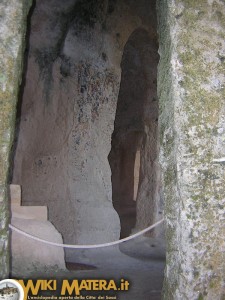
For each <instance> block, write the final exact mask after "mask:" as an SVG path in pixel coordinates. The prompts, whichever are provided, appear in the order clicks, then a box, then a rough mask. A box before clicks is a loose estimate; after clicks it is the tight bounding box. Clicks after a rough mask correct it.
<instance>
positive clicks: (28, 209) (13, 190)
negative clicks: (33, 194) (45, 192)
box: [10, 184, 48, 221]
mask: <svg viewBox="0 0 225 300" xmlns="http://www.w3.org/2000/svg"><path fill="white" fill-rule="evenodd" d="M21 196H22V192H21V186H20V185H17V184H10V198H11V214H12V218H14V217H16V218H23V219H36V220H40V221H48V208H47V206H21V199H22V197H21Z"/></svg>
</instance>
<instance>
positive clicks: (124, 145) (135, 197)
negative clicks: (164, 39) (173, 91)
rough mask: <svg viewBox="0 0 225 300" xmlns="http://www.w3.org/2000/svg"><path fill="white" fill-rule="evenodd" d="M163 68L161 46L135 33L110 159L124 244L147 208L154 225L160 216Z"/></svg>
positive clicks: (126, 61) (128, 52)
mask: <svg viewBox="0 0 225 300" xmlns="http://www.w3.org/2000/svg"><path fill="white" fill-rule="evenodd" d="M157 64H158V55H157V42H156V41H155V40H154V39H152V38H151V37H150V36H149V34H148V32H147V31H145V30H143V29H137V30H135V31H134V32H133V34H132V35H131V36H130V38H129V40H128V42H127V43H126V45H125V48H124V53H123V58H122V62H121V69H122V75H121V85H120V92H119V97H118V103H117V112H116V118H115V125H114V132H113V135H112V149H111V152H110V154H109V163H110V166H111V170H112V195H113V205H114V207H115V209H116V211H117V212H118V214H119V216H120V220H121V238H123V237H126V236H128V235H129V234H130V233H131V230H132V229H133V228H134V227H135V223H136V220H138V218H139V216H138V209H139V210H142V207H143V206H144V207H145V209H147V211H148V220H150V221H153V219H154V214H155V213H156V210H157V209H156V207H155V203H156V200H155V197H157V196H156V193H157V192H156V190H157V189H158V187H157V176H158V172H159V171H158V169H157V165H156V164H155V163H154V161H155V160H157V151H158V148H157V147H158V144H157V125H158V104H157V97H156V73H157V72H156V70H157ZM147 163H148V165H147ZM149 179H150V180H149ZM146 181H147V182H148V185H147V186H146V185H145V183H146ZM146 203H148V205H147V207H146V206H145V205H146ZM149 210H150V211H149ZM143 217H144V215H143ZM146 221H147V220H146Z"/></svg>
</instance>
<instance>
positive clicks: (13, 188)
mask: <svg viewBox="0 0 225 300" xmlns="http://www.w3.org/2000/svg"><path fill="white" fill-rule="evenodd" d="M9 189H10V198H11V199H10V200H11V205H15V204H16V205H21V194H22V193H21V186H20V185H18V184H10V186H9Z"/></svg>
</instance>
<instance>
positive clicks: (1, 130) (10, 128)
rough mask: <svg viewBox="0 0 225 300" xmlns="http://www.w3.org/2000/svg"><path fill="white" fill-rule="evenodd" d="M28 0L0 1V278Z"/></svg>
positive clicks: (5, 264)
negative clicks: (11, 151) (9, 172)
mask: <svg viewBox="0 0 225 300" xmlns="http://www.w3.org/2000/svg"><path fill="white" fill-rule="evenodd" d="M30 5H31V1H28V0H2V1H1V2H0V11H1V18H0V279H2V278H7V277H8V276H9V275H8V273H9V248H8V215H9V213H8V211H9V209H8V170H9V155H10V150H11V147H12V141H13V137H14V127H15V113H16V103H17V94H18V87H19V84H20V83H21V75H22V70H23V65H22V58H23V49H24V47H23V44H24V37H25V30H26V23H27V20H26V17H27V13H28V11H29V8H30Z"/></svg>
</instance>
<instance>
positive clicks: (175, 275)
mask: <svg viewBox="0 0 225 300" xmlns="http://www.w3.org/2000/svg"><path fill="white" fill-rule="evenodd" d="M158 17H159V34H160V56H161V60H160V65H159V81H158V82H159V84H158V94H159V97H160V113H161V115H160V120H159V122H160V127H161V141H160V142H161V155H160V157H161V165H162V168H163V177H164V178H163V181H164V192H165V202H166V203H165V218H166V227H167V230H166V231H167V234H166V235H167V246H168V247H167V267H166V273H165V284H164V299H167V300H168V299H170V300H172V299H176V300H178V299H199V300H200V299H204V300H205V299H208V300H209V299H215V300H217V299H218V300H219V299H224V297H225V282H224V275H225V255H224V253H225V252H224V251H225V227H224V224H225V222H224V219H225V197H224V194H225V193H224V192H225V185H224V179H225V174H224V163H225V119H224V113H225V101H224V99H225V77H224V67H225V42H224V41H225V3H224V1H219V0H214V1H211V0H208V1H207V0H201V1H189V0H185V1H184V0H183V1H181V0H178V1H174V0H172V1H167V0H159V1H158Z"/></svg>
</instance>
